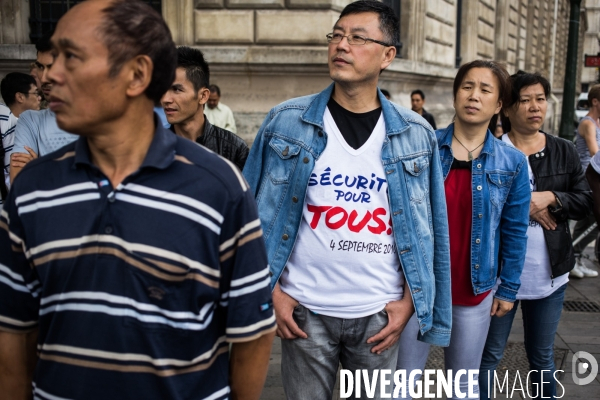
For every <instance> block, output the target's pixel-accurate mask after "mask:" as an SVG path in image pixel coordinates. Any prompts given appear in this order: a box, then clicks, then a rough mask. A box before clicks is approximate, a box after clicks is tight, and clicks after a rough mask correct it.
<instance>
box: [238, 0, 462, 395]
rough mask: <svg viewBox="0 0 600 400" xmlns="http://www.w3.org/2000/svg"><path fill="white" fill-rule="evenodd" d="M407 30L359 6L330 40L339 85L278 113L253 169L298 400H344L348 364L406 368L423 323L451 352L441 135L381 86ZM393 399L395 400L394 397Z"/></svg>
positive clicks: (285, 365)
mask: <svg viewBox="0 0 600 400" xmlns="http://www.w3.org/2000/svg"><path fill="white" fill-rule="evenodd" d="M398 26H399V23H398V19H397V17H396V16H395V14H394V11H393V10H392V9H391V8H390V7H389V6H387V5H385V4H384V3H382V2H379V1H357V2H354V3H351V4H349V5H348V6H346V8H344V10H343V11H342V13H341V15H340V18H339V19H338V21H337V22H336V23H335V24H334V26H333V31H332V33H330V34H328V35H327V40H328V42H329V46H328V66H329V73H330V77H331V79H332V80H333V82H334V83H333V85H331V86H329V87H328V88H326V89H325V90H323V91H322V92H321V93H318V94H314V95H310V96H305V97H300V98H296V99H291V100H288V101H286V102H284V103H282V104H280V105H278V106H276V107H274V108H273V109H272V110H271V111H270V112H269V113H268V115H267V117H266V119H265V121H264V122H263V124H262V126H261V128H260V130H259V132H258V134H257V136H256V140H255V142H254V144H253V146H252V149H251V151H250V155H249V156H248V162H247V163H246V166H245V167H244V171H243V172H244V176H245V177H246V179H247V180H248V183H249V185H250V188H251V190H252V191H253V193H254V196H255V198H256V200H257V204H258V210H259V216H260V219H261V225H262V227H263V229H264V231H265V238H266V245H267V253H268V257H269V267H270V270H271V288H272V289H273V306H274V309H275V315H276V320H277V335H278V336H280V337H281V338H282V340H281V346H282V357H281V358H282V360H281V364H282V365H281V370H282V380H283V387H284V390H285V393H286V397H287V398H290V399H323V398H331V396H332V392H333V389H334V386H335V381H336V371H337V369H338V365H339V364H340V362H341V364H342V368H344V369H350V370H352V371H354V370H363V371H367V372H368V374H369V376H371V374H373V372H374V371H376V370H386V369H388V370H394V369H395V366H396V365H395V360H396V358H397V347H398V338H399V337H400V334H401V333H402V331H403V330H404V327H405V325H406V322H407V321H408V319H409V318H410V317H411V315H412V314H413V313H416V314H417V319H418V320H419V323H420V326H421V334H422V335H421V339H422V340H424V341H427V342H429V343H434V344H437V345H441V346H447V345H448V343H449V341H450V337H449V332H450V323H451V313H450V311H451V310H450V307H451V304H450V286H449V283H450V264H449V260H448V257H446V256H445V255H446V254H448V253H449V243H448V234H447V229H448V226H447V216H446V205H445V203H444V200H443V199H444V193H443V191H444V186H443V177H442V173H441V164H440V159H439V153H438V148H437V145H436V140H435V136H434V133H433V131H432V130H431V127H430V126H429V124H427V123H426V122H425V121H424V120H423V119H422V118H421V117H419V116H417V115H416V114H415V113H413V112H411V111H409V110H407V109H403V108H402V107H400V106H397V105H395V104H393V103H391V102H390V101H388V100H387V99H386V98H385V97H384V95H383V94H382V92H381V91H380V90H379V89H378V88H377V85H378V81H379V74H380V72H381V71H382V70H383V69H385V68H387V67H388V66H389V65H390V64H391V63H392V61H393V60H394V57H395V55H396V47H395V44H396V40H397V37H398ZM423 238H426V239H423ZM438 255H444V256H443V257H440V256H438ZM409 286H410V288H412V289H413V291H412V293H415V295H414V299H413V298H412V297H411V290H410V289H409ZM416 288H417V289H418V290H415V289H416ZM413 300H414V307H413ZM357 386H358V384H357ZM382 389H383V390H382V391H386V389H387V393H388V397H390V396H389V395H390V394H391V389H392V387H391V385H388V386H387V388H382ZM379 395H380V393H379V391H377V393H376V395H375V396H376V397H375V398H376V399H379V398H380V397H379ZM382 397H385V395H382Z"/></svg>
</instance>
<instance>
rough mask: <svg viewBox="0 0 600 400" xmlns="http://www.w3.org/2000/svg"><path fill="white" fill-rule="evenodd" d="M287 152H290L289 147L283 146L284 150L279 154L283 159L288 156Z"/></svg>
mask: <svg viewBox="0 0 600 400" xmlns="http://www.w3.org/2000/svg"><path fill="white" fill-rule="evenodd" d="M289 151H290V146H285V149H283V151H282V152H281V154H283V156H284V157H285V156H287V155H288V153H289Z"/></svg>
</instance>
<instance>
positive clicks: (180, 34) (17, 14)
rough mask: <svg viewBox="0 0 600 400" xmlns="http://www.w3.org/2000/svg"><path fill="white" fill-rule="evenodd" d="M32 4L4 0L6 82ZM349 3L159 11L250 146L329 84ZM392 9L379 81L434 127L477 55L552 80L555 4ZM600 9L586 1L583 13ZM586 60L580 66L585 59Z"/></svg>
mask: <svg viewBox="0 0 600 400" xmlns="http://www.w3.org/2000/svg"><path fill="white" fill-rule="evenodd" d="M29 1H32V0H1V2H0V4H1V7H0V26H1V29H0V75H3V73H5V72H7V71H10V70H15V69H21V70H26V69H27V65H28V64H29V61H30V60H32V59H33V58H34V57H35V49H33V46H32V45H28V44H27V43H28V42H29V39H28V32H29V31H28V7H29ZM384 1H386V0H384ZM350 2H351V1H350V0H163V1H162V14H163V17H164V18H165V20H166V21H167V23H168V24H169V26H170V27H171V30H172V33H173V37H174V39H175V41H176V43H177V44H179V45H189V46H196V47H198V48H199V49H201V50H202V51H203V52H204V53H205V56H206V58H207V60H208V61H209V63H210V66H211V80H212V82H213V83H215V84H217V85H219V86H220V87H221V91H222V101H223V102H224V103H226V104H227V105H229V106H230V107H231V108H232V109H233V111H234V114H235V117H236V123H237V125H238V132H239V134H240V135H241V136H243V138H244V139H245V140H246V141H248V142H249V143H250V142H252V140H253V138H254V135H255V134H256V132H257V130H258V128H259V126H260V123H261V122H262V120H263V118H264V116H265V114H266V113H267V112H268V110H269V109H270V108H271V107H273V106H274V105H276V104H278V103H280V102H282V101H284V100H287V99H289V98H291V97H295V96H302V95H306V94H310V93H315V92H318V91H320V90H322V89H323V88H324V87H326V86H327V85H328V84H330V82H331V81H330V79H329V76H328V72H327V42H326V40H325V35H326V34H327V33H329V32H330V31H331V27H332V26H333V24H334V23H335V21H336V20H337V16H338V15H339V12H340V11H341V10H342V9H343V8H344V6H345V5H347V4H348V3H350ZM386 2H387V3H389V4H391V5H392V6H394V7H395V9H396V10H399V14H400V30H401V37H400V41H401V42H402V49H401V51H400V57H399V58H397V59H396V60H395V61H394V62H393V64H392V65H391V67H390V68H388V69H387V70H386V71H384V73H383V74H382V76H381V84H380V86H381V87H382V88H385V89H388V90H389V91H390V92H391V93H392V99H393V101H395V102H397V103H399V104H401V105H403V106H406V107H410V96H409V95H410V92H411V91H412V90H414V89H417V88H418V89H422V90H423V91H424V92H425V93H426V108H427V110H428V111H429V112H431V113H432V114H434V116H435V117H436V120H437V121H438V126H445V125H446V124H448V123H449V122H450V121H451V119H452V116H453V108H452V81H453V78H454V76H455V74H456V69H457V65H460V64H462V63H465V62H468V61H471V60H474V59H477V58H484V59H497V60H500V61H503V62H505V63H506V64H507V66H508V69H509V71H510V72H514V71H516V70H517V69H524V70H526V71H539V72H540V73H542V74H544V75H545V76H549V75H550V66H551V64H552V63H551V60H552V55H553V53H552V33H553V27H554V4H555V1H554V0H387V1H386ZM597 2H598V0H583V2H582V7H585V4H586V3H597ZM557 3H558V7H557V18H556V28H557V29H556V31H557V32H556V47H555V52H554V75H553V76H554V82H553V87H554V92H555V94H556V95H557V96H558V97H559V98H560V97H561V92H562V86H563V80H564V69H565V57H566V44H567V35H568V20H569V11H570V9H569V7H570V3H569V0H558V2H557ZM459 10H460V12H459ZM596 18H597V17H596ZM588 27H591V28H593V29H595V30H596V32H598V29H599V27H598V21H595V24H588V17H587V14H586V11H585V9H584V11H583V12H582V18H581V29H580V36H581V40H580V41H579V42H580V46H579V47H580V49H579V53H580V54H583V46H584V45H583V40H582V39H583V37H584V34H585V32H586V31H587V30H588ZM596 35H597V33H596ZM580 59H581V60H582V63H581V64H583V55H582V56H581V57H580ZM579 75H580V74H578V76H579ZM578 87H579V85H578Z"/></svg>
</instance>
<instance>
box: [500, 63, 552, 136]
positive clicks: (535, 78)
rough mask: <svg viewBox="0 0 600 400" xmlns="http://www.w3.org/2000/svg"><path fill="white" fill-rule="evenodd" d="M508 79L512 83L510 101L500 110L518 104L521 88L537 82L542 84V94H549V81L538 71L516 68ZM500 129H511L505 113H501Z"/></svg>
mask: <svg viewBox="0 0 600 400" xmlns="http://www.w3.org/2000/svg"><path fill="white" fill-rule="evenodd" d="M510 81H511V83H512V89H511V95H510V101H509V102H507V103H506V105H503V106H502V110H506V109H508V108H510V107H515V106H517V105H518V104H519V100H520V99H521V90H522V89H523V88H526V87H529V86H532V85H537V84H538V83H539V84H540V85H542V88H543V89H544V94H545V95H546V97H547V96H548V95H549V94H550V90H551V88H550V82H548V79H546V78H544V77H543V76H542V75H540V74H539V73H538V72H535V73H533V74H532V73H529V72H525V71H521V70H518V71H517V72H516V73H515V74H513V75H511V76H510ZM502 114H503V115H502V118H501V121H502V129H503V130H504V132H510V130H511V129H512V125H511V123H510V119H509V118H508V116H506V114H505V113H502Z"/></svg>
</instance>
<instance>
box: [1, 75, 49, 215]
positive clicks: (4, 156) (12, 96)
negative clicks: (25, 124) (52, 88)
mask: <svg viewBox="0 0 600 400" xmlns="http://www.w3.org/2000/svg"><path fill="white" fill-rule="evenodd" d="M0 94H1V95H2V99H3V100H4V103H5V104H0V134H1V135H2V147H1V148H0V160H2V161H3V162H4V164H3V169H4V179H3V180H2V182H1V183H0V204H2V200H4V199H5V198H6V195H7V193H8V188H9V186H10V181H9V177H10V175H9V171H10V156H9V153H10V152H11V151H12V149H13V144H14V141H15V125H17V120H18V118H19V115H21V113H22V112H24V111H27V110H39V109H40V99H41V97H40V94H39V92H38V88H37V86H36V82H35V78H34V77H33V76H31V75H27V74H24V73H22V72H11V73H9V74H7V75H6V76H5V77H4V79H2V82H0Z"/></svg>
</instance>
